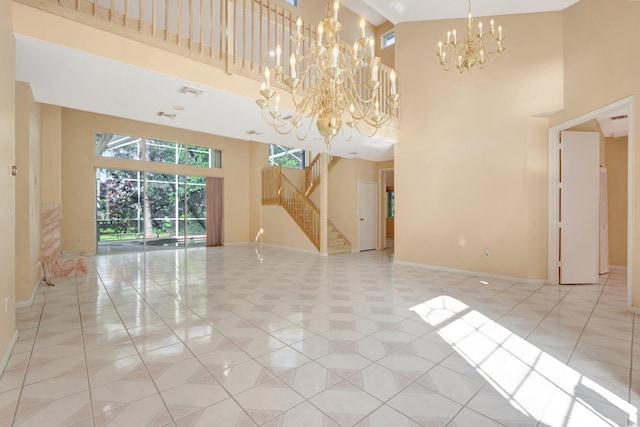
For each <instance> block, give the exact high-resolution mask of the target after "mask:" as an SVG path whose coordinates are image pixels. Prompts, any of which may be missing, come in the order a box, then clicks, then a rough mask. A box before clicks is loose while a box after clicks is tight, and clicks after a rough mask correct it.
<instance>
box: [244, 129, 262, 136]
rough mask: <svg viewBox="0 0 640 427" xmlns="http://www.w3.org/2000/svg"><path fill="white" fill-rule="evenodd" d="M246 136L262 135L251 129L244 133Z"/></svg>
mask: <svg viewBox="0 0 640 427" xmlns="http://www.w3.org/2000/svg"><path fill="white" fill-rule="evenodd" d="M246 134H247V135H262V132H258V131H257V130H253V129H251V130H248V131H247V132H246Z"/></svg>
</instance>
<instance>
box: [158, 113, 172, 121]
mask: <svg viewBox="0 0 640 427" xmlns="http://www.w3.org/2000/svg"><path fill="white" fill-rule="evenodd" d="M156 114H157V115H158V117H166V118H167V119H171V120H173V119H175V118H176V115H175V114H172V113H165V112H164V111H158V112H157V113H156Z"/></svg>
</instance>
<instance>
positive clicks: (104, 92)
mask: <svg viewBox="0 0 640 427" xmlns="http://www.w3.org/2000/svg"><path fill="white" fill-rule="evenodd" d="M577 1H578V0H518V1H514V0H475V1H474V2H473V12H474V15H478V16H480V15H501V14H510V13H525V12H540V11H544V10H560V9H564V8H566V7H567V6H569V5H571V4H573V3H576V2H577ZM342 3H343V5H344V6H346V7H348V8H350V9H352V10H354V11H355V12H356V13H358V14H362V15H363V16H365V17H367V19H369V20H370V21H371V22H372V23H374V24H380V23H382V22H384V21H385V20H386V19H388V20H390V21H392V22H395V23H397V22H403V21H416V20H432V19H443V18H454V17H462V16H466V13H467V0H393V1H388V0H342ZM43 70H46V72H44V71H43ZM16 80H19V81H25V82H28V83H30V84H31V88H32V91H33V95H34V98H35V100H36V101H38V102H42V103H47V104H53V105H60V106H63V107H67V108H74V109H78V110H84V111H90V112H94V113H100V114H106V115H111V116H116V117H123V118H128V119H132V120H138V121H142V122H147V123H156V124H161V125H167V126H172V127H177V128H181V129H188V130H194V131H199V132H204V133H209V134H215V135H222V136H226V137H230V138H235V139H240V140H250V141H259V142H273V143H277V144H280V145H287V146H291V147H298V148H304V149H308V150H311V151H313V152H322V151H327V150H326V146H325V144H324V141H323V140H322V139H321V138H320V136H319V134H318V132H317V131H316V130H315V129H313V130H312V133H311V135H310V137H309V138H307V139H306V140H305V141H302V142H301V141H298V140H297V139H296V138H295V137H294V136H293V135H284V136H283V135H279V134H277V133H276V132H275V131H274V130H273V129H272V128H271V127H269V126H268V125H267V124H266V123H265V122H264V121H263V120H262V119H261V117H260V111H259V108H258V107H257V105H256V104H255V102H254V99H248V98H243V97H241V96H238V95H235V94H232V93H228V92H224V91H220V90H218V89H213V88H211V87H206V86H203V85H199V84H196V83H193V82H188V81H183V80H180V79H177V78H175V77H172V76H167V75H164V74H160V73H156V72H153V71H151V70H148V69H143V68H139V67H135V66H132V65H129V64H124V63H119V62H116V61H112V60H109V59H106V58H103V57H99V56H94V55H90V54H87V53H84V52H79V51H76V50H73V49H69V48H66V47H63V46H59V45H55V44H52V43H48V42H45V41H42V40H38V39H34V38H31V37H27V36H23V35H19V34H16ZM182 86H189V87H194V88H197V89H200V90H202V91H203V94H202V95H201V96H198V97H195V96H192V95H184V94H181V93H179V92H178V90H179V88H180V87H182ZM257 97H258V94H256V98H257ZM176 105H178V106H183V107H184V110H182V111H178V110H175V109H173V106H176ZM160 111H163V112H166V113H170V114H176V117H175V118H174V119H169V118H166V117H159V116H158V112H160ZM248 131H257V134H247V132H248ZM394 132H395V130H394V129H391V130H387V131H386V133H385V132H382V133H379V134H378V136H376V137H374V138H365V137H362V136H361V135H359V134H357V133H355V134H353V136H352V138H351V140H350V141H345V138H344V137H343V136H342V135H339V136H337V137H336V138H334V140H333V143H332V147H331V153H332V154H334V155H338V156H341V157H349V158H351V157H357V158H361V159H366V160H372V161H383V160H390V159H392V158H393V142H392V139H394V138H393V137H392V135H393V134H394ZM385 136H389V137H387V138H386V137H385Z"/></svg>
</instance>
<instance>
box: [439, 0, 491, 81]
mask: <svg viewBox="0 0 640 427" xmlns="http://www.w3.org/2000/svg"><path fill="white" fill-rule="evenodd" d="M489 25H490V30H489V31H484V30H483V27H482V22H479V23H478V33H477V34H473V19H472V18H471V0H469V11H468V15H467V22H466V27H467V34H466V35H465V36H464V38H458V34H457V33H456V30H455V29H454V30H453V31H449V32H447V41H446V42H444V43H443V42H442V41H439V42H438V53H436V55H437V56H438V58H440V65H441V66H442V68H444V69H445V70H447V71H449V70H451V69H452V68H454V67H455V68H457V69H458V71H460V72H461V73H462V72H463V71H464V70H467V71H471V68H473V67H474V66H476V65H477V66H478V68H484V64H485V63H486V62H487V61H489V60H491V56H492V55H494V54H495V53H498V54H501V53H502V52H504V47H502V41H503V40H504V37H503V35H502V26H501V25H498V30H497V31H496V27H495V23H494V21H493V19H492V20H491V21H490V22H489Z"/></svg>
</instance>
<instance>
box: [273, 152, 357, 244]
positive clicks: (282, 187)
mask: <svg viewBox="0 0 640 427" xmlns="http://www.w3.org/2000/svg"><path fill="white" fill-rule="evenodd" d="M317 158H318V156H316V159H317ZM316 159H314V162H315V161H316ZM314 162H312V163H314ZM336 162H337V160H336ZM334 164H335V163H334ZM316 179H318V180H319V176H318V177H317V178H316ZM309 184H310V185H311V186H314V185H315V186H314V188H315V187H317V185H318V184H317V183H315V184H314V183H313V182H311V183H308V184H306V185H305V187H306V188H307V189H308V188H310V185H309ZM311 191H312V190H311ZM308 194H310V192H309V193H308ZM262 204H263V205H279V206H282V207H283V208H284V209H285V210H286V211H287V213H289V215H290V216H291V218H293V220H294V221H295V222H296V224H298V226H299V227H300V229H301V230H302V231H303V232H304V233H305V235H306V236H307V237H308V238H309V240H311V242H312V243H313V245H314V246H315V247H316V249H318V250H320V225H321V224H320V209H318V207H317V206H316V205H315V204H314V203H313V202H312V201H311V199H309V197H308V195H305V194H303V193H302V192H301V191H300V190H298V188H296V186H295V185H294V184H293V183H292V182H291V181H290V180H289V179H288V178H287V177H286V176H285V175H284V174H283V173H282V167H281V166H280V165H278V166H270V167H267V168H264V169H263V170H262ZM327 252H328V254H329V255H335V254H341V253H349V252H351V242H349V239H347V238H346V237H345V236H344V234H342V232H340V230H339V229H338V228H337V227H336V226H335V225H334V224H333V223H332V222H331V221H328V222H327Z"/></svg>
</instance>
